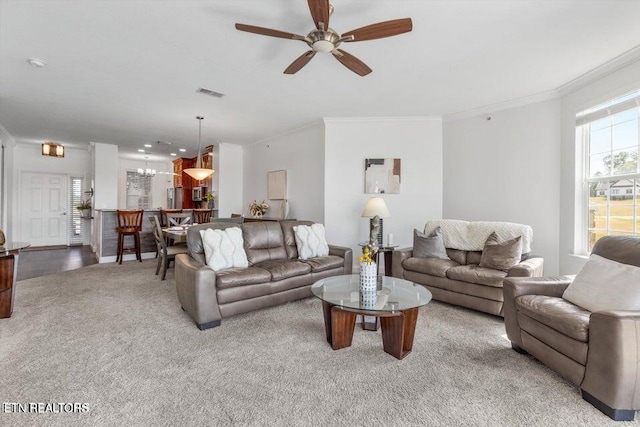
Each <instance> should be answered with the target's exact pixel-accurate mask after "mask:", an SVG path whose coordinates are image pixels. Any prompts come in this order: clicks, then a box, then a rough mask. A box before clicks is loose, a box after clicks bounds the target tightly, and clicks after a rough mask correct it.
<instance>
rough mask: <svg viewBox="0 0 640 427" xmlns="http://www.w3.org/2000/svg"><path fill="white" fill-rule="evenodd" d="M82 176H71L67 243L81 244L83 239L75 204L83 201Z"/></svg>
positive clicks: (79, 217) (78, 212)
mask: <svg viewBox="0 0 640 427" xmlns="http://www.w3.org/2000/svg"><path fill="white" fill-rule="evenodd" d="M82 181H83V179H82V178H76V177H71V192H70V199H71V215H70V216H69V220H70V221H71V226H70V227H69V243H70V244H72V245H73V244H82V241H83V232H82V228H83V221H82V219H81V218H82V215H81V213H80V211H79V210H78V209H76V206H78V205H79V204H80V203H82V202H83V200H84V199H83V198H82V196H83V193H82Z"/></svg>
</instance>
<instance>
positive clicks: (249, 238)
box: [242, 221, 287, 265]
mask: <svg viewBox="0 0 640 427" xmlns="http://www.w3.org/2000/svg"><path fill="white" fill-rule="evenodd" d="M242 235H243V237H244V249H245V251H246V252H247V259H248V260H249V264H250V265H254V264H258V263H260V262H263V261H270V260H276V259H287V252H286V250H285V249H284V238H283V236H282V228H281V227H280V224H279V223H278V222H277V221H262V222H246V223H244V224H242Z"/></svg>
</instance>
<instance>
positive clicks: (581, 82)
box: [557, 45, 640, 96]
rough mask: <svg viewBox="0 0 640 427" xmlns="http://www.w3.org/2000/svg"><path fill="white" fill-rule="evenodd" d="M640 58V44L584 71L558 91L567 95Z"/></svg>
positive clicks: (561, 94) (562, 94)
mask: <svg viewBox="0 0 640 427" xmlns="http://www.w3.org/2000/svg"><path fill="white" fill-rule="evenodd" d="M639 60H640V45H638V46H636V47H634V48H632V49H629V50H628V51H626V52H624V53H623V54H622V55H618V56H616V57H615V58H613V59H611V60H609V61H607V62H605V63H604V64H602V65H599V66H597V67H596V68H594V69H593V70H591V71H588V72H586V73H584V74H583V75H581V76H579V77H577V78H575V79H573V80H571V81H570V82H568V83H565V84H563V85H562V86H560V87H559V88H558V89H557V91H558V93H559V94H560V96H565V95H567V94H569V93H571V92H575V91H576V90H578V89H580V88H582V87H584V86H586V85H588V84H590V83H593V82H594V81H596V80H599V79H601V78H602V77H605V76H607V75H609V74H612V73H615V72H616V71H618V70H620V69H622V68H624V67H626V66H628V65H631V64H633V63H634V62H637V61H639Z"/></svg>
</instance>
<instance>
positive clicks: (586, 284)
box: [562, 254, 640, 311]
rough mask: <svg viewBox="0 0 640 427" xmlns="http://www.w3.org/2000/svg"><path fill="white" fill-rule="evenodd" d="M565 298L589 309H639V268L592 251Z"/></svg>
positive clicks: (565, 293) (566, 291) (568, 288)
mask: <svg viewBox="0 0 640 427" xmlns="http://www.w3.org/2000/svg"><path fill="white" fill-rule="evenodd" d="M562 298H564V299H566V300H567V301H569V302H572V303H573V304H576V305H578V306H580V307H582V308H584V309H586V310H589V311H608V310H633V311H638V310H640V268H638V267H635V266H632V265H628V264H622V263H619V262H616V261H612V260H610V259H607V258H603V257H601V256H599V255H595V254H592V255H591V257H589V261H587V263H586V264H585V265H584V267H582V270H580V272H578V275H577V276H576V278H575V279H574V280H573V282H571V284H570V285H569V286H568V287H567V289H565V291H564V294H562Z"/></svg>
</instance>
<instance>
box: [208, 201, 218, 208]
mask: <svg viewBox="0 0 640 427" xmlns="http://www.w3.org/2000/svg"><path fill="white" fill-rule="evenodd" d="M215 206H216V204H215V203H214V201H213V199H211V200H209V203H207V207H208V208H209V209H213V208H215Z"/></svg>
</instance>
